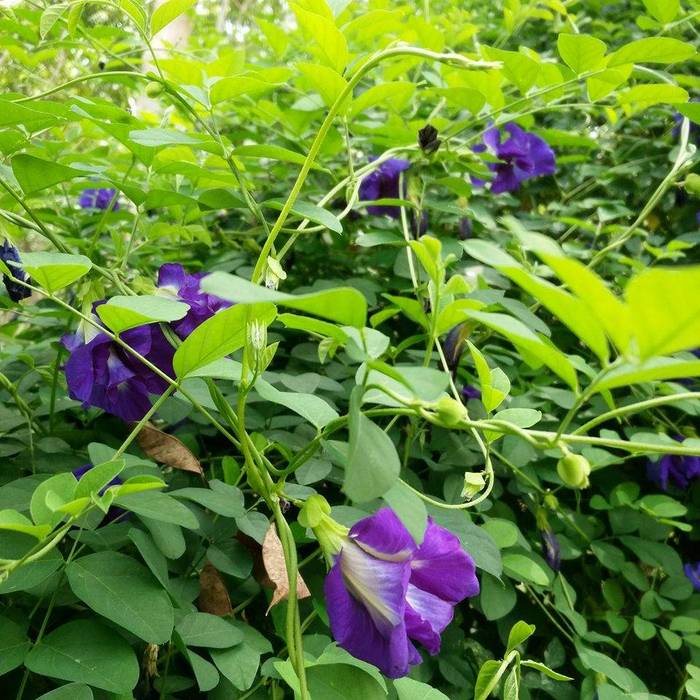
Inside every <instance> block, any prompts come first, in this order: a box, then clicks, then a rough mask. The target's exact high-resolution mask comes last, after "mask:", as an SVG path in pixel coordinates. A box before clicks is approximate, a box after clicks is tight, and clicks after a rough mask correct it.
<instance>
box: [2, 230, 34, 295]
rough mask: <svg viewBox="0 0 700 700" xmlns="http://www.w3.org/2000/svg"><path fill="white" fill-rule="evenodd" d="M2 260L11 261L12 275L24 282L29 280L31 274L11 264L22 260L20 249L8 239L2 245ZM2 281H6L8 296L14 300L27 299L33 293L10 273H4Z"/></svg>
mask: <svg viewBox="0 0 700 700" xmlns="http://www.w3.org/2000/svg"><path fill="white" fill-rule="evenodd" d="M0 260H2V261H3V262H4V263H5V264H7V263H10V264H9V265H7V267H8V268H9V270H10V272H11V273H12V277H14V278H15V279H18V280H21V281H22V282H29V275H28V274H27V273H26V272H25V271H24V270H23V269H22V268H21V267H18V266H17V265H12V264H11V263H18V262H20V259H19V251H18V250H17V248H15V247H14V246H13V245H12V243H10V241H8V240H7V239H5V240H4V241H3V243H2V245H0ZM2 281H3V282H4V283H5V289H7V296H9V297H10V299H12V301H15V302H17V301H20V300H21V299H26V298H27V297H28V296H29V295H30V294H31V293H32V292H31V290H30V289H27V288H26V287H23V286H22V285H21V284H17V282H15V281H14V280H13V279H12V278H11V277H10V276H9V275H3V276H2Z"/></svg>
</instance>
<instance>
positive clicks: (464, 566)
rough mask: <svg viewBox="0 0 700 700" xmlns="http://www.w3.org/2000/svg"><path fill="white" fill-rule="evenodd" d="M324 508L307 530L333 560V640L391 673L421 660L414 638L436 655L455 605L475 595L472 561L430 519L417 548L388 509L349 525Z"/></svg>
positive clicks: (329, 588) (329, 581)
mask: <svg viewBox="0 0 700 700" xmlns="http://www.w3.org/2000/svg"><path fill="white" fill-rule="evenodd" d="M312 498H314V499H320V500H321V501H324V502H325V499H322V497H320V496H313V497H312ZM325 506H326V510H325V512H324V514H322V515H320V516H319V517H318V518H317V519H316V522H315V524H313V525H314V526H313V529H314V532H315V533H316V535H317V538H318V540H319V544H320V545H321V548H322V549H323V550H324V553H325V554H326V555H327V557H328V558H329V559H330V560H331V561H332V567H331V570H330V572H329V573H328V576H327V577H326V581H325V587H324V591H325V597H326V607H327V610H328V617H329V620H330V627H331V632H332V634H333V638H334V639H335V640H336V642H337V643H338V644H339V645H340V646H341V647H342V648H343V649H345V650H346V651H348V652H349V653H350V654H352V655H353V656H355V657H356V658H358V659H361V660H363V661H367V662H368V663H371V664H374V665H375V666H377V667H378V668H379V669H380V670H381V671H382V673H384V674H385V675H386V676H388V677H389V678H400V677H401V676H405V675H406V674H407V673H408V671H409V667H410V666H411V665H414V664H419V663H421V661H422V659H421V656H420V654H419V652H418V650H417V649H416V647H415V644H414V643H419V644H421V645H422V646H423V647H425V649H427V651H428V652H429V653H430V654H431V655H435V654H437V653H438V652H439V651H440V641H441V640H440V638H441V634H442V632H443V631H444V630H445V628H446V627H447V626H448V625H449V624H450V622H451V621H452V618H453V615H454V608H455V606H456V605H457V604H458V603H460V602H461V601H463V600H464V599H465V598H468V597H472V596H475V595H477V594H478V593H479V582H478V580H477V578H476V574H475V568H474V562H473V560H472V558H471V557H470V556H469V554H467V552H465V551H464V549H463V548H462V545H461V543H460V541H459V539H458V538H457V537H456V536H455V535H453V534H452V533H451V532H449V531H448V530H446V529H445V528H442V527H440V526H439V525H437V524H436V523H435V522H434V521H433V520H432V518H429V519H428V524H427V527H426V530H425V533H424V536H423V541H422V543H421V544H420V545H416V543H415V541H414V540H413V538H412V537H411V534H410V533H409V532H408V530H407V529H406V527H405V526H404V525H403V523H402V522H401V521H400V520H399V518H398V517H397V516H396V514H395V513H394V511H392V510H391V509H389V508H381V509H380V510H378V511H377V512H376V513H375V514H374V515H372V516H369V517H367V518H363V519H362V520H360V521H359V522H357V523H355V525H353V526H352V527H351V528H350V529H349V530H347V529H346V528H343V527H342V526H341V525H339V524H338V523H336V522H335V521H333V520H332V518H330V516H329V515H328V513H329V512H330V507H328V504H327V503H325Z"/></svg>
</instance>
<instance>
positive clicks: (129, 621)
mask: <svg viewBox="0 0 700 700" xmlns="http://www.w3.org/2000/svg"><path fill="white" fill-rule="evenodd" d="M66 575H67V577H68V583H69V584H70V587H71V590H72V591H73V593H75V595H77V596H78V598H80V600H82V601H83V602H84V603H85V604H86V605H88V606H89V607H90V608H92V609H93V610H94V611H95V612H96V613H98V614H100V615H102V616H103V617H106V618H107V619H108V620H111V621H112V622H115V623H116V624H118V625H121V626H122V627H123V628H124V629H126V630H128V631H129V632H131V633H132V634H135V635H136V636H137V637H139V638H141V639H143V640H144V641H145V642H150V643H152V644H164V643H165V642H167V641H169V640H170V636H171V634H172V631H173V625H174V621H175V620H174V612H173V607H172V604H171V603H170V599H169V597H168V594H167V593H166V592H165V591H164V590H163V589H162V588H161V587H160V585H158V584H157V583H156V581H155V579H154V578H153V576H152V575H151V573H150V572H149V571H148V570H147V569H146V568H145V567H144V566H142V565H141V564H139V563H138V562H137V561H135V560H134V559H132V558H131V557H127V556H126V555H125V554H121V553H119V552H113V551H105V552H96V553H95V554H88V555H87V556H85V557H81V558H80V559H76V560H75V561H73V562H71V563H70V564H69V565H68V566H67V567H66Z"/></svg>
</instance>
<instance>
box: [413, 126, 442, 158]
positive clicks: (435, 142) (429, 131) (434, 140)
mask: <svg viewBox="0 0 700 700" xmlns="http://www.w3.org/2000/svg"><path fill="white" fill-rule="evenodd" d="M440 143H441V141H440V139H439V138H438V130H437V129H436V128H435V127H434V126H432V125H431V124H426V125H425V126H424V127H423V128H422V129H421V130H420V131H419V132H418V145H419V146H420V148H421V151H423V153H425V154H426V155H430V154H431V153H435V151H437V149H438V148H440Z"/></svg>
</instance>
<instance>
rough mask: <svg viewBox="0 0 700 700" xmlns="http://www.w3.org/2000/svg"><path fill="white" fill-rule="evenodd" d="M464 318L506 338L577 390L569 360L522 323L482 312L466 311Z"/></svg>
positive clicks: (502, 315) (574, 374) (575, 379)
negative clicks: (470, 319)
mask: <svg viewBox="0 0 700 700" xmlns="http://www.w3.org/2000/svg"><path fill="white" fill-rule="evenodd" d="M465 316H467V317H468V318H472V319H474V320H475V321H478V322H479V323H482V324H483V325H485V326H487V327H488V328H491V329H492V330H494V331H496V332H497V333H500V334H501V335H503V336H504V337H506V338H508V340H510V342H511V343H513V345H515V346H516V347H517V348H520V349H522V350H524V351H525V352H527V353H528V354H529V355H531V356H533V357H535V358H537V360H538V361H540V362H541V363H542V364H545V365H547V367H549V368H550V369H551V370H552V371H553V372H554V373H555V374H556V375H557V376H559V377H561V379H563V380H564V381H565V382H566V383H567V384H568V385H569V386H570V387H571V388H572V389H574V390H577V389H578V379H577V377H576V370H575V369H574V366H573V365H572V364H571V362H570V361H569V359H568V358H567V357H566V355H564V353H562V352H561V351H560V350H557V348H555V347H554V346H553V345H551V344H549V343H547V342H545V340H543V339H542V338H541V337H540V336H538V335H537V334H536V333H534V331H532V330H530V329H529V328H528V327H527V326H526V325H525V324H524V323H523V322H522V321H519V320H518V319H516V318H513V317H512V316H507V315H505V314H495V313H487V312H483V311H467V312H465Z"/></svg>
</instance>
